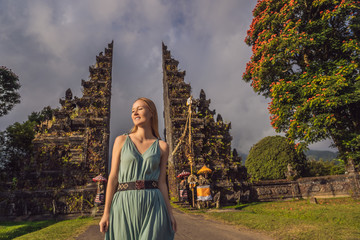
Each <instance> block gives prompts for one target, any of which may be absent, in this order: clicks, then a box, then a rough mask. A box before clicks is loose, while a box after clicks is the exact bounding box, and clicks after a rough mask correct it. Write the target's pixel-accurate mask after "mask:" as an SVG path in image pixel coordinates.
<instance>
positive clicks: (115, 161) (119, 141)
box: [99, 135, 126, 232]
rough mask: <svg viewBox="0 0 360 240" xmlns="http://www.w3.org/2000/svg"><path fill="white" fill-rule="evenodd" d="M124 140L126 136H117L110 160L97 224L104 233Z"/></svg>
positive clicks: (107, 224) (116, 182) (106, 228)
mask: <svg viewBox="0 0 360 240" xmlns="http://www.w3.org/2000/svg"><path fill="white" fill-rule="evenodd" d="M125 140H126V136H124V135H122V136H118V137H117V138H116V139H115V142H114V146H113V152H112V159H111V171H110V174H109V179H108V183H107V187H106V197H105V208H104V214H103V216H102V218H101V220H100V223H99V225H100V232H106V231H107V230H108V226H109V215H110V208H111V202H112V199H113V197H114V194H115V192H116V186H117V184H118V174H119V167H120V152H121V148H122V146H123V145H124V142H125Z"/></svg>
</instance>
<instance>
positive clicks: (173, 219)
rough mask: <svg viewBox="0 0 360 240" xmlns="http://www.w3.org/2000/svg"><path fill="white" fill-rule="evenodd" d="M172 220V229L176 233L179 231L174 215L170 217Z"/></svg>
mask: <svg viewBox="0 0 360 240" xmlns="http://www.w3.org/2000/svg"><path fill="white" fill-rule="evenodd" d="M170 220H171V226H172V229H173V230H174V232H176V231H177V229H176V228H177V227H176V220H175V218H174V215H172V214H171V215H170Z"/></svg>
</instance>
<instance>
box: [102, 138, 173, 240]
mask: <svg viewBox="0 0 360 240" xmlns="http://www.w3.org/2000/svg"><path fill="white" fill-rule="evenodd" d="M160 155H161V152H160V147H159V140H155V142H154V143H153V144H152V145H151V146H150V147H149V148H148V149H147V150H146V151H145V152H144V153H143V154H141V153H140V152H139V151H138V150H137V148H136V146H135V144H134V143H133V141H132V140H131V138H130V137H129V135H127V137H126V140H125V143H124V145H123V147H122V149H121V155H120V167H119V175H118V181H119V183H123V182H134V181H136V180H153V181H158V179H159V175H160ZM168 239H169V240H171V239H174V231H173V229H172V225H171V220H170V217H169V214H168V210H167V208H166V204H165V201H164V198H163V195H162V194H161V192H160V190H159V189H142V190H126V191H117V192H116V193H115V194H114V197H113V200H112V203H111V209H110V218H109V228H108V231H107V232H106V234H105V240H168Z"/></svg>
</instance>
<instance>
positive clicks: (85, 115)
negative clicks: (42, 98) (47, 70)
mask: <svg viewBox="0 0 360 240" xmlns="http://www.w3.org/2000/svg"><path fill="white" fill-rule="evenodd" d="M112 55H113V42H112V43H110V44H109V45H108V48H106V49H105V52H104V53H103V52H101V53H100V54H99V55H98V56H97V57H96V64H95V65H93V66H90V67H89V71H90V76H89V80H87V81H85V80H82V81H81V85H82V87H83V90H82V92H83V96H82V97H80V98H77V97H73V96H72V95H73V94H72V92H71V90H70V89H68V90H67V91H66V93H65V98H64V99H60V104H61V108H60V109H56V110H55V111H54V114H53V119H51V120H48V121H45V122H42V123H41V124H40V125H39V126H38V129H37V134H36V136H35V139H34V140H33V144H34V149H35V151H34V165H35V169H36V173H35V176H34V178H33V179H32V183H31V184H34V183H36V185H37V187H38V188H45V189H51V188H56V189H68V188H75V187H76V186H83V185H85V184H86V183H88V182H89V181H91V179H92V178H93V177H95V176H96V175H98V174H102V175H106V173H107V167H108V158H109V134H110V100H111V99H110V98H111V72H112Z"/></svg>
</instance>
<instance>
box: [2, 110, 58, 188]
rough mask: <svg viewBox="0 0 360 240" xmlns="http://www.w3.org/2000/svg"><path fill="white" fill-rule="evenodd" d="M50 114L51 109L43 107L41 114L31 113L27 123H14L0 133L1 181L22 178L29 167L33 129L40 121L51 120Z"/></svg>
mask: <svg viewBox="0 0 360 240" xmlns="http://www.w3.org/2000/svg"><path fill="white" fill-rule="evenodd" d="M51 113H52V109H51V108H50V107H45V108H44V109H43V110H42V111H41V112H33V113H31V114H30V115H29V116H28V120H27V121H25V122H23V123H18V122H16V123H14V124H12V125H10V126H8V127H7V128H6V130H5V131H3V132H0V143H1V145H0V152H1V155H0V171H1V178H3V180H5V179H7V180H8V179H12V178H14V177H15V178H17V179H18V180H20V179H22V178H23V177H24V174H25V173H26V172H27V170H29V168H30V167H31V157H32V151H33V145H32V140H33V139H34V137H35V131H34V128H35V126H36V125H38V124H39V123H40V122H41V121H43V120H46V119H49V118H51V117H52V114H51ZM18 182H19V181H18Z"/></svg>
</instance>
